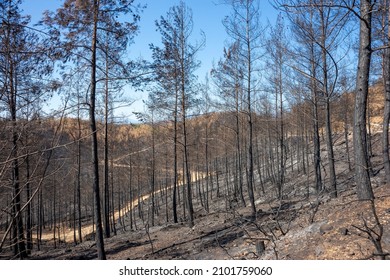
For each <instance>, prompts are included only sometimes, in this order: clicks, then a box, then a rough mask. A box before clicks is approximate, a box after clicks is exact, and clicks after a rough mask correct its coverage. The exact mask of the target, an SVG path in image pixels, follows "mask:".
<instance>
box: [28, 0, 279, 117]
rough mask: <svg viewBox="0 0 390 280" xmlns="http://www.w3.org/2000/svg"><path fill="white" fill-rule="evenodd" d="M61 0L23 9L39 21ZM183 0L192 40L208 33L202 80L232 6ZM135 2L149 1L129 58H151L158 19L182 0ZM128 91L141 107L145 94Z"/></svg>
mask: <svg viewBox="0 0 390 280" xmlns="http://www.w3.org/2000/svg"><path fill="white" fill-rule="evenodd" d="M62 2H63V1H62V0H24V2H23V5H22V9H23V10H24V12H25V14H30V15H31V16H32V22H36V21H38V20H39V19H40V18H41V15H42V12H43V11H44V10H55V9H56V8H57V7H59V6H60V5H61V3H62ZM184 2H185V3H186V4H187V5H188V6H189V7H190V8H191V9H192V12H193V21H194V30H193V40H194V41H196V40H197V39H199V38H200V31H201V30H202V31H203V32H204V33H205V35H206V45H205V47H204V49H203V50H202V51H201V52H200V53H199V56H198V59H199V60H200V61H201V62H202V64H201V67H200V69H199V70H198V71H197V74H198V76H199V78H200V79H203V78H204V77H205V75H206V73H208V72H209V71H210V69H211V67H212V64H213V61H214V62H217V61H218V60H219V58H220V57H221V56H222V51H223V47H224V45H225V42H226V40H227V38H228V37H227V34H226V32H225V29H224V27H223V25H222V20H223V19H224V17H225V16H227V15H229V14H230V7H229V6H228V5H223V4H217V3H218V2H220V0H184ZM135 3H140V4H146V5H147V8H146V9H145V10H144V11H143V13H142V14H141V21H140V33H139V35H138V36H137V37H136V38H135V42H134V44H133V45H131V47H130V50H129V51H130V57H132V58H136V57H139V56H142V57H143V58H144V59H149V58H150V50H149V44H150V43H154V44H158V43H159V42H160V40H161V37H160V35H159V34H158V32H156V28H155V20H156V19H159V18H160V16H165V15H166V13H167V11H168V10H169V8H170V7H172V6H173V5H176V4H178V3H179V0H136V2H135ZM260 8H261V17H262V20H263V23H264V24H266V23H267V21H268V20H269V21H270V22H271V24H273V23H274V22H275V18H276V14H277V12H276V11H275V10H274V9H273V8H272V6H271V5H270V4H269V2H268V0H260ZM129 94H131V95H133V96H134V98H136V99H137V100H138V101H137V102H135V105H134V106H135V109H134V108H132V109H130V111H140V110H142V99H145V98H146V95H145V94H144V95H141V94H140V93H135V92H133V91H132V92H130V93H129Z"/></svg>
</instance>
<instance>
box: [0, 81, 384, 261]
mask: <svg viewBox="0 0 390 280" xmlns="http://www.w3.org/2000/svg"><path fill="white" fill-rule="evenodd" d="M351 97H352V96H351V95H350V94H345V95H343V96H342V97H341V98H339V99H336V100H335V101H334V102H333V106H332V107H333V112H334V114H333V119H332V125H333V130H334V135H333V139H334V143H333V147H334V152H335V165H336V174H337V191H338V197H337V198H331V197H330V194H329V193H328V192H327V189H326V188H325V189H324V190H323V191H321V192H320V193H317V192H316V189H315V185H314V181H315V174H314V168H313V164H312V160H313V155H312V153H313V142H312V141H311V138H310V137H308V136H307V135H308V134H310V133H312V132H311V120H310V117H309V116H308V114H307V112H309V111H310V108H308V106H307V105H308V104H300V105H297V106H296V107H294V108H292V109H291V110H290V111H289V112H286V115H285V119H284V121H283V122H284V125H285V133H286V138H285V145H286V147H287V150H286V153H287V156H286V162H285V180H284V182H283V187H282V191H283V193H282V194H283V195H282V196H281V197H279V196H278V190H277V188H276V185H277V182H278V178H279V177H278V176H279V175H278V172H279V171H278V170H280V167H279V166H280V165H279V164H280V162H278V155H279V153H280V149H279V148H278V141H279V137H280V134H278V126H279V125H278V123H280V120H278V119H277V118H275V117H274V116H270V115H259V116H256V122H255V124H256V130H255V133H256V146H255V169H256V170H255V198H256V209H257V214H256V219H255V220H253V219H252V218H251V209H250V207H249V198H248V192H247V190H246V181H247V173H246V172H245V169H246V168H247V166H246V164H245V161H244V160H245V157H246V155H245V152H244V151H243V148H241V150H240V149H239V148H237V145H236V144H237V143H243V144H244V145H246V143H247V142H246V141H247V140H246V139H245V135H244V133H242V132H241V133H242V134H239V133H237V130H235V122H236V121H237V123H239V124H240V128H241V129H242V130H244V131H245V129H247V126H246V122H245V116H244V115H241V114H240V115H236V114H235V113H234V112H219V113H210V114H205V115H202V116H197V117H193V118H191V119H190V120H189V122H188V127H189V132H188V135H189V144H188V147H189V154H190V158H189V164H190V165H191V185H192V195H193V203H194V226H193V227H189V226H188V216H187V212H188V210H187V205H186V199H185V198H186V191H185V188H183V182H185V181H186V179H185V178H184V174H185V172H184V171H183V170H184V160H183V158H182V156H183V154H182V150H181V149H178V158H177V165H178V168H177V174H176V176H177V178H178V184H177V188H178V189H177V215H178V223H174V222H173V219H172V212H173V208H172V207H173V195H172V193H173V183H174V181H173V178H174V168H173V166H174V158H173V156H172V155H173V152H174V150H173V145H172V143H173V139H172V135H173V130H174V126H173V124H172V123H171V122H161V123H156V124H137V125H125V124H121V125H115V124H110V126H109V133H110V134H109V135H110V138H109V159H108V163H109V173H108V176H109V177H108V182H109V186H110V194H111V195H110V207H111V208H110V217H109V219H110V230H111V233H112V235H111V237H110V238H105V249H106V252H107V258H108V259H366V258H377V257H378V256H373V254H374V253H375V252H376V248H375V244H374V243H375V242H376V240H377V239H378V238H379V239H380V240H379V241H378V242H377V244H376V245H377V246H378V244H380V246H383V247H382V251H383V252H385V253H387V252H389V251H390V225H389V221H390V187H389V185H387V184H385V183H384V174H383V164H382V157H381V144H380V141H381V140H380V139H381V134H382V131H381V121H382V117H381V115H382V113H383V97H382V92H381V88H380V87H379V86H377V87H374V88H372V89H371V95H370V104H369V106H370V107H369V108H370V110H369V119H370V125H369V131H370V136H371V137H370V141H371V142H370V143H371V149H372V151H371V154H372V156H371V162H372V174H373V176H372V185H373V188H374V193H375V197H376V199H375V206H376V212H375V213H376V214H377V217H378V220H375V213H374V212H373V211H372V208H371V205H370V204H369V203H368V202H361V201H358V200H357V196H356V190H355V183H354V180H353V178H354V174H353V147H352V146H353V145H352V133H351V120H352V117H351V111H350V110H346V109H348V108H351V107H352V106H351V105H352V104H351V102H352V98H351ZM298 121H299V122H298ZM319 121H320V123H321V124H322V125H323V119H320V120H319ZM298 124H300V125H298ZM30 125H32V124H29V123H26V124H25V126H26V127H25V128H24V130H26V131H27V130H28V127H29V126H30ZM98 129H99V131H98V139H99V143H100V147H101V149H100V153H103V148H102V147H103V143H104V141H103V140H104V133H103V131H104V129H103V124H101V123H100V124H99V126H98ZM321 133H322V137H321V139H320V140H321V157H322V159H321V171H322V175H323V177H322V182H323V184H324V186H328V184H329V175H328V158H327V149H326V145H325V143H324V141H325V140H324V133H325V132H324V129H321ZM27 135H28V134H27ZM179 137H180V135H179ZM237 137H238V138H237ZM29 141H30V142H31V143H34V144H35V145H39V146H41V147H42V146H43V147H47V146H49V147H50V145H51V144H52V143H55V144H56V146H55V147H54V148H53V152H50V149H48V151H46V152H44V153H42V154H40V155H39V154H36V155H35V154H33V155H31V157H30V158H29V160H30V164H34V166H36V168H35V169H34V173H32V174H30V175H29V176H30V177H27V174H24V175H23V177H22V178H26V179H29V180H27V181H26V182H28V183H30V184H32V185H34V186H36V187H35V188H34V190H36V197H35V198H36V199H37V200H36V201H37V202H36V203H35V200H34V203H32V207H31V213H32V216H33V218H32V220H33V221H34V220H35V218H34V217H38V216H39V217H40V219H42V220H36V221H35V223H36V224H35V225H34V226H33V227H32V232H31V233H32V235H31V236H32V246H33V248H34V249H33V250H32V251H31V255H30V257H29V258H31V259H96V258H97V253H96V243H95V241H94V238H95V235H94V226H95V225H94V218H93V214H92V213H93V208H92V200H91V197H92V196H91V188H90V181H91V175H90V174H91V167H90V154H89V153H88V152H86V151H88V148H89V147H90V144H89V141H90V140H89V132H88V125H87V123H86V122H84V121H81V122H80V123H78V121H77V120H75V119H69V118H67V119H64V120H62V121H57V120H53V119H51V120H45V121H42V122H40V129H39V130H37V132H36V135H34V137H30V139H29ZM31 145H32V144H31ZM348 145H349V146H348ZM347 147H349V148H348V149H347ZM78 148H79V149H80V150H79V152H78ZM347 152H349V153H347ZM240 157H241V158H242V159H241V161H242V163H241V164H242V168H243V169H242V173H241V174H240V173H239V172H238V171H239V170H240V169H239V167H240V165H239V159H240ZM102 159H103V157H101V162H100V167H101V175H102V178H104V174H103V165H104V162H103V160H102ZM45 162H50V167H49V169H48V171H42V165H44V163H45ZM77 163H79V164H80V173H77ZM21 167H23V168H25V167H27V165H26V162H23V163H22V164H21ZM42 172H43V173H42ZM45 172H46V173H45ZM41 174H43V175H41ZM77 174H79V175H77ZM207 174H208V176H207ZM41 176H45V177H41ZM31 178H34V179H32V180H31ZM41 178H44V180H41ZM77 178H80V179H79V181H78V180H77ZM77 182H79V183H80V194H81V196H80V201H78V199H77V197H76V191H77V188H76V187H77ZM240 182H241V184H242V186H243V191H242V193H243V197H242V198H240V197H239V195H238V194H239V190H240V189H239V187H240ZM38 183H39V184H38ZM5 190H6V189H3V191H4V194H6V192H5ZM2 199H3V202H4V203H5V204H4V205H6V204H8V201H7V200H6V199H7V196H5V195H4V196H2ZM26 199H27V197H24V200H26ZM78 203H80V210H81V211H80V213H78V210H77V205H78ZM78 215H80V218H79V220H80V234H81V238H82V239H83V240H82V242H80V236H79V235H78V232H77V224H76V222H77V221H78V218H77V217H78ZM0 221H1V222H2V223H0V233H1V234H0V237H1V238H3V233H4V232H5V229H6V228H7V226H8V222H9V220H8V218H7V215H2V216H0ZM378 221H379V223H378ZM365 223H366V224H365ZM381 226H382V227H383V233H380V229H381ZM376 233H378V234H379V237H378V236H376V237H375V236H374V239H373V240H374V241H370V239H369V234H374V235H375V234H376ZM4 240H5V242H10V241H8V239H4ZM5 244H8V243H5ZM0 258H1V259H12V258H13V256H12V250H11V246H8V247H7V246H5V247H4V248H3V250H2V251H1V252H0Z"/></svg>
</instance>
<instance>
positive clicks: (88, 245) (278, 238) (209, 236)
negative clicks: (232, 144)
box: [32, 133, 390, 260]
mask: <svg viewBox="0 0 390 280" xmlns="http://www.w3.org/2000/svg"><path fill="white" fill-rule="evenodd" d="M379 137H380V133H377V134H375V137H374V138H373V143H374V145H373V146H374V147H379V145H377V143H378V141H379ZM335 147H336V151H337V155H338V158H340V159H341V158H344V157H345V154H344V149H343V146H342V142H337V143H336V145H335ZM376 152H377V153H378V154H380V153H379V150H376ZM376 158H377V157H374V160H373V163H374V169H375V170H378V171H379V172H378V173H377V175H376V176H375V177H373V184H374V192H375V197H376V199H375V206H376V211H377V213H378V218H379V221H380V223H381V224H382V225H383V236H382V240H381V244H382V245H383V250H384V251H385V252H389V251H390V187H389V185H386V184H383V183H382V179H383V174H382V171H380V170H381V166H380V159H376ZM339 167H340V165H339ZM341 168H343V167H341ZM352 176H353V174H352V172H346V173H343V174H342V175H340V176H338V183H339V188H340V190H341V191H340V194H339V197H338V198H336V199H330V198H329V197H328V195H326V194H322V195H319V196H313V195H311V196H310V197H307V196H306V195H302V194H304V193H305V191H304V190H303V188H304V181H305V180H306V179H307V178H302V177H295V178H294V177H292V176H291V177H290V178H289V180H288V185H289V186H291V189H290V191H291V193H292V194H291V195H289V199H286V200H283V201H281V202H279V201H277V200H275V199H272V198H270V197H269V196H267V192H266V194H265V195H262V194H259V197H260V198H259V199H258V201H257V207H258V215H257V219H256V221H254V222H252V221H250V220H249V218H248V217H249V214H250V209H249V207H246V208H242V207H240V208H236V209H224V205H225V201H224V197H223V196H221V197H219V198H218V199H217V200H214V201H213V204H212V205H213V206H212V208H211V209H210V211H209V213H206V212H205V211H204V209H197V210H196V223H195V226H194V227H193V228H189V227H188V226H187V225H186V224H185V223H184V222H181V223H179V224H173V223H168V224H166V223H165V221H164V219H163V217H162V218H161V219H160V220H159V221H158V223H160V224H161V225H156V226H154V227H150V228H149V230H148V231H147V230H146V229H145V228H142V226H140V227H141V228H140V229H138V230H135V229H133V230H130V229H129V227H126V231H125V229H124V228H123V227H122V228H118V234H117V235H116V236H114V237H111V238H108V239H105V242H106V250H107V257H108V259H318V260H320V259H366V258H372V254H373V253H374V252H375V247H374V244H373V243H372V242H371V241H370V240H369V239H368V235H367V234H366V233H364V232H363V231H362V230H364V221H366V222H367V225H368V226H369V227H372V228H373V229H374V230H375V231H376V232H378V227H374V225H375V223H374V216H373V215H372V211H371V206H370V204H369V202H366V203H362V202H359V201H358V200H357V197H356V193H355V190H354V182H353V177H352ZM269 187H270V186H269ZM128 222H129V221H128V217H127V218H126V221H125V223H127V224H128ZM358 228H360V229H362V230H359V229H358ZM262 241H264V245H265V251H264V252H262V253H261V243H262ZM49 244H50V242H48V244H47V245H48V246H50V245H49ZM94 246H95V242H94V241H86V242H83V243H81V244H79V245H77V246H73V245H72V244H62V245H61V246H60V248H58V249H56V250H53V249H50V250H47V251H46V250H43V251H41V252H36V253H35V254H33V256H32V258H33V259H95V258H96V257H97V255H96V249H95V248H94Z"/></svg>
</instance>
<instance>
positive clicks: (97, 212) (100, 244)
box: [89, 0, 106, 260]
mask: <svg viewBox="0 0 390 280" xmlns="http://www.w3.org/2000/svg"><path fill="white" fill-rule="evenodd" d="M93 9H94V20H93V23H94V26H93V34H92V46H91V50H92V57H91V95H90V104H89V122H90V127H91V138H92V139H91V140H92V146H91V148H92V150H91V152H92V168H93V185H92V188H93V195H94V216H95V220H96V247H97V251H98V259H100V260H105V259H106V253H105V251H104V241H103V227H102V217H101V209H100V208H101V207H100V191H99V159H98V141H97V129H96V120H95V106H96V105H95V103H96V67H97V63H96V49H97V46H96V45H97V25H98V12H99V1H98V0H94V6H93Z"/></svg>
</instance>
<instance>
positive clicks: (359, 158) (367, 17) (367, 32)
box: [353, 0, 374, 200]
mask: <svg viewBox="0 0 390 280" xmlns="http://www.w3.org/2000/svg"><path fill="white" fill-rule="evenodd" d="M372 9H373V7H372V3H371V0H362V1H361V2H360V16H361V18H362V19H361V20H360V34H359V62H358V70H357V77H356V92H355V111H354V133H353V144H354V150H355V182H356V188H357V195H358V198H359V199H360V200H366V199H373V198H374V194H373V191H372V187H371V181H370V173H369V166H370V165H369V162H368V161H369V158H368V154H367V128H366V109H367V97H368V82H369V74H370V61H371V52H372V50H371V16H372V12H373V10H372Z"/></svg>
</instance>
